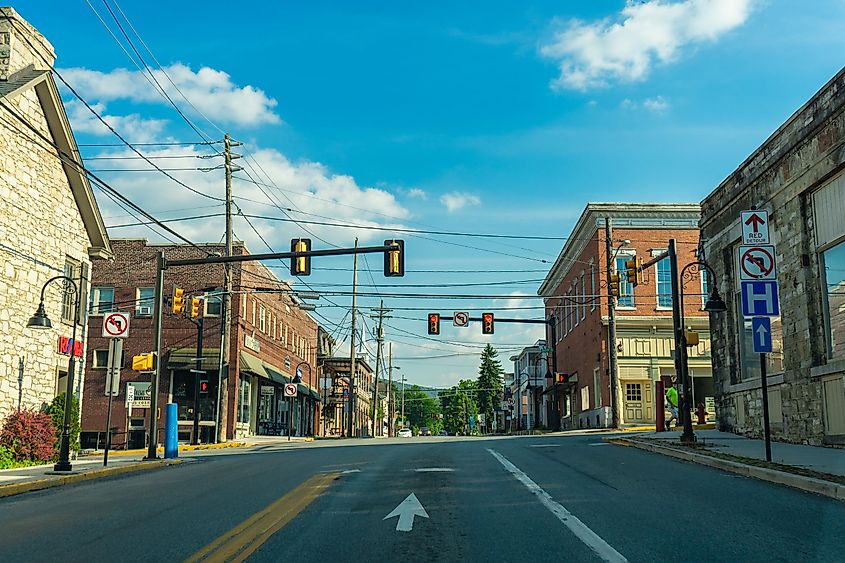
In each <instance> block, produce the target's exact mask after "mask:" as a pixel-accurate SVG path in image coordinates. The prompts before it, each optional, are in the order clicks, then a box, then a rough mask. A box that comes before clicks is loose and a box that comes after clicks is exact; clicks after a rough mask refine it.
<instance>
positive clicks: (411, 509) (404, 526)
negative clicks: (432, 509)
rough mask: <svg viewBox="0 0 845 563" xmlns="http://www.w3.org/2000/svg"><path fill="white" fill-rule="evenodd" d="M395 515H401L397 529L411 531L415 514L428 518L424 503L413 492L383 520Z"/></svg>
mask: <svg viewBox="0 0 845 563" xmlns="http://www.w3.org/2000/svg"><path fill="white" fill-rule="evenodd" d="M394 516H398V517H399V521H398V522H396V531H397V532H410V531H411V530H413V529H414V516H422V517H423V518H428V512H426V511H425V508H423V505H421V504H420V501H419V500H417V495H415V494H414V493H411V494H410V495H408V496H407V497H406V498H405V500H403V501H402V502H400V503H399V506H397V507H396V508H394V509H393V512H391V513H390V514H388V515H387V516H385V517H384V518H382V520H387V519H388V518H393V517H394Z"/></svg>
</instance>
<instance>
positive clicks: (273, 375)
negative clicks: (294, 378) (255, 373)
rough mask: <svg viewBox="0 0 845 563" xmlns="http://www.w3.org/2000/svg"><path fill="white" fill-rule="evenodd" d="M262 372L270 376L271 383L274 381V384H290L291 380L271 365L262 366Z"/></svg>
mask: <svg viewBox="0 0 845 563" xmlns="http://www.w3.org/2000/svg"><path fill="white" fill-rule="evenodd" d="M264 371H266V372H267V375H268V376H270V380H271V381H275V382H276V383H281V384H282V385H284V384H285V383H290V382H291V378H290V377H289V376H287V375H285V374H283V373H282V372H280V371H278V370H277V369H276V368H274V367H273V366H271V365H268V364H264Z"/></svg>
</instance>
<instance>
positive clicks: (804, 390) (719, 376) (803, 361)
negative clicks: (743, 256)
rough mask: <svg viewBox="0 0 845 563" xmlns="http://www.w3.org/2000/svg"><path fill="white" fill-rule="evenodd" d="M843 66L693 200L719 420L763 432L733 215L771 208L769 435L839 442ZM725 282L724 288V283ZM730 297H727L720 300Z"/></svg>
mask: <svg viewBox="0 0 845 563" xmlns="http://www.w3.org/2000/svg"><path fill="white" fill-rule="evenodd" d="M844 171H845V69H843V70H841V71H840V72H839V73H838V74H837V75H836V76H834V77H833V78H832V79H831V80H830V81H829V82H828V83H827V84H825V85H824V87H822V89H821V90H819V91H818V92H817V93H816V94H815V95H814V96H813V97H812V98H811V99H810V100H809V101H808V102H807V103H805V104H804V105H803V106H802V107H801V108H800V109H798V110H797V111H796V112H795V113H794V114H793V115H792V116H791V117H790V118H789V119H788V120H787V121H786V122H785V123H783V124H782V125H781V126H780V127H778V129H777V130H776V131H775V132H774V133H772V135H771V136H770V137H769V138H768V139H766V141H765V142H764V143H763V144H762V145H761V146H760V147H759V148H758V149H757V150H755V151H754V152H753V153H752V154H751V155H750V156H749V157H748V158H746V159H745V161H744V162H743V163H742V164H741V165H740V166H739V167H738V168H737V169H736V170H735V171H734V172H733V173H731V175H730V176H728V177H727V178H726V179H725V180H724V181H723V182H722V183H721V184H720V185H719V186H718V187H717V188H716V189H715V190H714V191H713V192H712V193H711V194H710V195H709V196H707V197H706V198H705V199H704V201H703V202H702V204H701V205H702V217H701V236H702V242H703V247H704V251H705V252H706V255H707V257H708V259H709V262H710V263H711V264H712V266H713V267H714V268H715V270H716V274H717V275H718V280H719V288H720V289H721V290H723V291H721V293H722V295H724V296H725V297H726V299H725V300H726V301H727V303H728V311H727V313H726V314H724V315H721V316H718V317H714V324H713V336H714V342H716V343H717V345H716V346H714V353H713V367H714V379H715V384H716V400H717V407H718V409H717V410H718V417H719V425H720V426H721V428H723V429H725V430H731V431H734V432H737V433H743V434H748V435H754V436H760V435H761V434H762V401H761V398H762V394H761V382H760V359H759V356H758V355H757V354H754V353H753V349H752V340H751V339H752V333H751V322H750V319H748V320H746V319H744V318H743V317H742V315H741V311H742V310H741V307H740V304H739V303H740V302H739V299H740V295H739V288H740V280H739V275H738V273H737V272H738V266H739V264H738V258H737V247H738V246H739V244H740V241H741V238H742V229H741V225H740V221H739V217H740V212H741V211H743V210H746V209H751V208H752V206H754V207H756V208H758V209H765V210H767V211H768V212H769V222H770V235H771V242H772V243H773V244H775V245H776V258H777V279H778V282H779V287H780V313H781V317H780V318H775V319H773V322H772V336H773V348H774V353H772V354H768V355H767V362H768V364H767V373H768V377H767V381H768V385H769V387H768V390H769V393H768V395H769V397H768V398H769V410H770V421H771V428H772V435H773V436H774V437H775V438H776V439H781V440H786V441H792V442H810V443H815V444H818V443H839V444H842V443H845V379H843V378H845V346H843V334H845V331H843V317H845V314H843V311H845V309H843V305H842V301H843V300H842V293H843V287H845V172H844ZM727 288H729V289H730V290H727ZM728 296H732V298H731V299H728V298H727V297H728Z"/></svg>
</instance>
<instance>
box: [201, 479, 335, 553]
mask: <svg viewBox="0 0 845 563" xmlns="http://www.w3.org/2000/svg"><path fill="white" fill-rule="evenodd" d="M339 475H340V474H339V473H321V474H318V475H314V476H313V477H311V478H310V479H308V480H307V481H305V482H304V483H302V484H301V485H299V486H298V487H296V488H295V489H293V490H292V491H290V492H289V493H287V494H286V495H285V496H283V497H282V498H280V499H279V500H276V501H274V502H273V503H272V504H270V505H269V506H268V507H267V508H265V509H264V510H262V511H261V512H257V513H255V514H253V515H252V516H250V517H249V518H247V519H246V520H244V521H243V522H241V523H240V524H238V525H237V526H235V527H234V528H232V529H231V530H229V531H228V532H226V533H225V534H223V535H221V536H220V537H219V538H217V539H216V540H214V541H213V542H211V543H210V544H208V545H207V546H205V547H204V548H202V549H200V550H199V551H197V552H196V553H194V554H193V555H191V556H190V557H189V558H188V559H186V560H185V561H186V563H194V562H199V561H203V562H207V563H219V562H224V561H225V562H236V561H244V560H245V559H246V558H247V557H249V556H250V555H252V553H254V552H255V550H257V549H258V548H259V547H261V545H262V544H263V543H264V542H266V541H267V540H268V539H270V537H271V536H272V535H273V534H275V533H276V532H278V531H279V530H281V529H282V528H283V527H284V526H285V525H287V524H288V522H290V521H291V520H293V519H294V518H295V517H296V516H297V515H298V514H299V513H300V512H302V511H303V510H304V509H305V507H306V506H308V505H309V504H311V503H312V502H313V501H314V499H316V498H317V497H318V496H320V494H321V493H322V492H323V491H325V490H326V489H327V488H328V487H329V485H331V483H332V481H334V480H335V479H337V478H338V476H339Z"/></svg>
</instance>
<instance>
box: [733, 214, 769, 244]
mask: <svg viewBox="0 0 845 563" xmlns="http://www.w3.org/2000/svg"><path fill="white" fill-rule="evenodd" d="M740 222H741V223H742V244H769V212H768V211H762V210H751V211H743V212H742V213H741V215H740Z"/></svg>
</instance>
